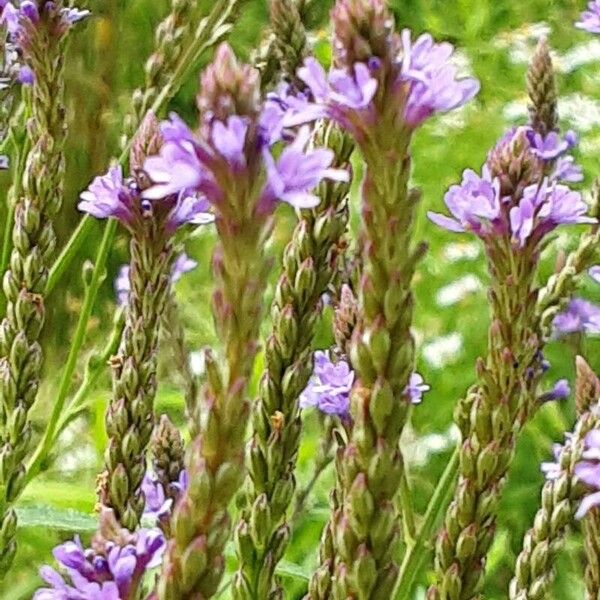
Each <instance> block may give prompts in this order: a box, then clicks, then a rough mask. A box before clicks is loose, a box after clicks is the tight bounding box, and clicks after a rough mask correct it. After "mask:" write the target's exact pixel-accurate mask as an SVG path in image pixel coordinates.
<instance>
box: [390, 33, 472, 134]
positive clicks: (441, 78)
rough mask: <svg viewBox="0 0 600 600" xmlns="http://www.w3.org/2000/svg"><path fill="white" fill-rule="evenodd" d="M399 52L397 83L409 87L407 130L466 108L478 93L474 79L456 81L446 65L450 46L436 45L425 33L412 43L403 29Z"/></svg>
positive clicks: (454, 69) (448, 63)
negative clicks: (399, 70) (440, 114)
mask: <svg viewBox="0 0 600 600" xmlns="http://www.w3.org/2000/svg"><path fill="white" fill-rule="evenodd" d="M402 50H403V55H402V67H401V72H400V81H401V82H403V83H408V84H409V95H408V101H407V105H406V109H405V115H404V116H405V119H406V122H407V123H408V124H409V126H410V127H412V128H415V127H418V126H419V125H420V124H421V123H422V122H423V121H425V120H426V119H427V118H428V117H430V116H432V115H433V114H435V113H445V112H449V111H451V110H454V109H456V108H459V107H461V106H463V105H465V104H466V103H467V102H468V101H469V100H471V99H472V98H474V97H475V96H476V95H477V93H478V92H479V81H477V80H476V79H473V78H470V77H468V78H464V79H457V77H456V67H455V66H454V65H452V64H451V63H450V62H448V60H449V58H450V56H451V55H452V52H453V51H454V49H453V47H452V45H451V44H449V43H447V42H445V43H441V44H436V43H435V42H434V41H433V38H432V37H431V36H430V35H429V34H427V33H424V34H422V35H420V36H419V37H418V38H417V39H416V41H415V42H414V43H413V42H412V39H411V32H410V31H409V30H408V29H404V30H403V31H402Z"/></svg>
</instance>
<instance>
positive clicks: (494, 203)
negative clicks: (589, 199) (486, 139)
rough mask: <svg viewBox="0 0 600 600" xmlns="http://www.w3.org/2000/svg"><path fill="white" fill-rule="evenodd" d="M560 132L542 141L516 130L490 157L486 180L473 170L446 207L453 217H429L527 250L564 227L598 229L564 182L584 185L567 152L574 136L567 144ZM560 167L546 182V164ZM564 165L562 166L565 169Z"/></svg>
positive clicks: (456, 187)
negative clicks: (584, 225) (503, 238)
mask: <svg viewBox="0 0 600 600" xmlns="http://www.w3.org/2000/svg"><path fill="white" fill-rule="evenodd" d="M559 139H560V138H558V136H557V135H556V134H555V132H550V134H548V136H546V137H545V138H542V137H541V136H540V135H539V134H536V133H534V132H533V131H532V130H531V129H530V128H528V127H519V128H515V129H511V130H510V131H509V132H508V133H507V134H505V135H504V136H503V138H502V139H501V140H500V141H499V142H498V144H497V145H496V147H495V148H494V150H493V151H492V152H491V153H490V155H489V156H488V160H487V162H486V164H485V165H484V167H483V168H482V172H481V175H479V174H477V173H475V172H474V171H472V170H471V169H467V170H466V171H465V172H464V174H463V180H462V183H461V184H460V185H453V186H451V187H450V189H449V190H448V192H447V193H446V195H445V197H444V201H445V204H446V206H447V207H448V210H449V211H450V214H451V217H448V216H446V215H443V214H438V213H433V212H430V213H429V218H430V219H431V220H432V221H433V222H434V223H436V224H437V225H439V226H441V227H443V228H445V229H448V230H449V231H453V232H465V231H470V232H473V233H475V234H476V235H478V236H479V237H481V238H482V239H488V238H492V237H496V236H502V235H507V236H509V237H510V239H511V240H512V241H513V243H514V244H515V245H517V246H518V247H520V248H523V247H524V246H526V245H527V244H531V245H536V244H538V243H539V242H540V240H541V239H542V238H543V237H544V236H545V235H546V234H548V233H549V232H551V231H553V230H554V229H555V228H556V227H558V226H559V225H572V224H581V223H590V224H591V223H596V219H595V218H592V217H590V216H588V215H587V214H586V213H587V210H588V206H587V204H586V202H585V201H584V200H583V198H582V197H581V194H580V193H579V192H576V191H573V190H571V189H570V188H569V187H567V186H566V185H564V183H561V182H572V181H579V180H580V178H581V171H580V169H579V168H578V167H577V166H575V165H574V164H573V159H572V157H570V156H566V155H565V152H566V151H567V150H568V149H569V148H571V147H572V146H573V145H574V143H575V136H574V134H571V133H569V134H567V135H566V136H565V139H564V140H563V141H559ZM550 161H556V162H553V163H552V164H553V165H555V168H554V170H553V171H552V172H551V173H550V175H549V176H548V177H544V176H543V173H544V167H543V164H544V162H550ZM560 161H563V162H562V163H561V162H560Z"/></svg>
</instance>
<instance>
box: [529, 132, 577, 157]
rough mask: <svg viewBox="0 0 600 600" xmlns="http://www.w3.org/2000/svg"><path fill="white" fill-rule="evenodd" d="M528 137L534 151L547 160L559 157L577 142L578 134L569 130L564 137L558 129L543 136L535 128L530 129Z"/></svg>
mask: <svg viewBox="0 0 600 600" xmlns="http://www.w3.org/2000/svg"><path fill="white" fill-rule="evenodd" d="M527 138H528V139H529V143H530V144H531V149H532V151H533V153H534V154H535V155H536V156H539V157H540V158H541V159H542V160H546V161H548V160H554V159H555V158H558V157H559V156H561V155H563V154H564V153H565V152H566V151H567V150H569V149H570V148H572V147H573V146H575V145H576V144H577V135H576V134H575V132H574V131H567V133H566V134H565V137H564V139H563V138H561V137H560V136H559V134H558V133H557V132H556V131H551V132H550V133H548V134H547V135H546V136H545V137H543V136H542V135H541V134H539V133H537V132H535V131H534V130H533V129H529V131H528V132H527Z"/></svg>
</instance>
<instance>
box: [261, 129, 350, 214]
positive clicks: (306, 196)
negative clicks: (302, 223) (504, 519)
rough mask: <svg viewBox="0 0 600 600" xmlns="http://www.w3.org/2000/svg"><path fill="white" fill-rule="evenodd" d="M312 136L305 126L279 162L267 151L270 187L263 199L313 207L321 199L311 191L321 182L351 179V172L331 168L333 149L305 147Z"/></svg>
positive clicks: (302, 206) (284, 151) (285, 149)
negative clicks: (307, 148) (308, 148)
mask: <svg viewBox="0 0 600 600" xmlns="http://www.w3.org/2000/svg"><path fill="white" fill-rule="evenodd" d="M310 136H311V133H310V130H309V128H308V127H303V128H302V129H301V130H300V132H299V133H298V135H297V137H296V139H295V140H294V142H293V143H292V144H290V145H289V146H287V147H286V148H284V150H283V152H282V153H281V155H280V156H279V158H278V159H277V161H275V160H274V159H273V156H272V155H271V153H270V152H269V151H268V150H265V156H264V158H265V164H266V168H267V186H266V188H265V191H264V193H263V200H262V201H263V202H266V203H267V204H271V203H273V202H274V201H275V200H276V199H279V200H282V201H283V202H287V203H288V204H291V205H292V206H294V207H295V208H312V207H314V206H317V204H319V201H320V198H319V196H317V195H316V194H314V193H312V190H314V188H315V187H316V186H317V185H318V184H319V183H320V182H321V181H323V180H324V179H329V180H332V181H348V180H349V178H350V175H349V174H348V171H345V170H343V169H332V168H331V163H332V162H333V161H334V159H335V154H334V152H333V151H332V150H329V149H325V148H321V149H317V150H309V151H307V150H306V147H307V145H308V143H309V141H310Z"/></svg>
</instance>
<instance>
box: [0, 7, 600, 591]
mask: <svg viewBox="0 0 600 600" xmlns="http://www.w3.org/2000/svg"><path fill="white" fill-rule="evenodd" d="M203 3H206V4H209V3H208V2H206V0H203ZM391 4H392V6H393V8H394V10H395V12H396V15H397V20H398V23H399V27H410V28H412V29H414V30H415V31H417V32H421V31H424V30H428V31H430V32H431V33H432V34H433V35H434V36H435V37H436V38H438V39H447V40H449V41H451V42H453V43H454V44H456V45H457V46H458V47H459V48H460V52H459V56H458V58H459V59H460V64H461V68H464V69H465V70H469V71H472V72H474V73H475V74H476V75H477V76H478V77H479V78H480V79H481V82H482V91H481V94H480V95H479V97H478V99H477V101H476V102H474V103H472V105H471V106H469V107H467V108H466V109H465V110H463V111H461V112H460V113H458V114H453V115H449V116H448V117H444V118H441V119H435V120H434V121H433V122H432V123H430V124H428V125H427V126H426V127H425V128H424V129H423V130H422V131H421V132H419V134H418V136H417V139H416V142H415V144H414V149H413V156H414V164H415V168H414V182H415V184H416V185H418V186H420V187H421V188H422V191H423V200H422V206H421V210H420V216H419V221H418V231H417V234H418V238H423V239H426V240H427V242H428V244H429V247H430V250H429V253H428V255H427V258H426V259H425V260H424V261H423V263H422V265H421V268H420V271H419V274H418V279H417V282H416V289H417V307H416V308H417V310H416V322H415V333H416V337H417V341H418V344H419V349H420V354H419V359H418V368H419V371H420V372H421V373H422V374H423V376H424V377H425V379H426V381H427V382H428V383H429V384H430V385H431V387H432V391H431V392H430V393H429V394H428V395H427V396H426V399H425V401H424V402H423V404H422V405H421V406H419V407H418V408H417V409H416V410H415V411H414V412H413V418H412V425H411V427H410V428H409V431H408V432H407V434H406V436H405V440H404V445H405V454H406V457H407V461H408V466H409V469H410V477H411V485H412V486H413V488H414V490H415V493H414V502H415V507H416V509H417V511H418V512H419V513H420V514H422V513H423V512H424V510H425V508H426V504H427V500H428V498H429V497H430V496H431V493H432V490H433V488H434V486H435V484H436V482H437V479H438V477H439V475H440V473H441V471H442V470H443V468H444V466H445V463H446V461H447V459H448V456H449V452H450V450H451V447H452V444H453V443H454V441H453V437H452V429H451V428H450V424H451V418H452V410H453V407H454V405H455V403H456V402H457V400H458V398H459V397H460V396H461V394H463V393H464V391H465V390H466V388H467V387H468V386H469V385H470V383H471V382H472V381H473V377H474V362H475V359H476V357H477V356H479V355H481V354H482V353H483V352H484V350H485V345H486V333H485V332H486V327H487V323H488V307H487V302H486V292H485V287H486V282H487V276H486V270H485V264H484V260H483V257H482V254H481V251H480V248H479V246H478V244H477V243H476V242H475V240H474V239H471V238H469V237H468V236H463V237H461V236H456V235H452V234H449V233H446V232H442V231H440V230H439V229H436V228H435V227H434V226H433V225H431V224H430V223H429V222H428V221H427V220H426V217H425V213H426V210H427V209H430V208H435V209H440V208H441V205H442V198H443V192H444V190H445V189H446V188H447V187H448V186H449V185H450V184H452V183H453V182H455V181H457V180H458V179H460V174H461V171H462V170H463V169H464V168H465V167H473V168H478V167H479V166H480V164H481V163H482V162H483V160H484V158H485V155H486V152H487V151H488V149H489V148H490V147H491V145H492V144H493V143H494V141H495V139H496V138H498V136H499V135H500V134H501V132H502V131H503V130H504V129H505V128H506V127H507V125H509V124H510V123H512V122H515V120H516V119H519V118H521V119H522V118H523V115H524V108H525V104H526V99H525V91H524V74H525V69H526V64H525V61H526V59H527V56H528V54H529V53H530V52H531V50H532V48H533V46H534V45H535V38H536V37H537V36H538V35H539V34H540V33H544V32H545V31H546V27H547V33H548V35H549V39H550V42H551V44H552V46H553V47H554V49H555V50H556V53H557V65H558V66H559V67H560V70H561V71H562V72H561V74H560V76H559V81H560V89H561V94H562V101H561V105H560V108H561V117H562V123H563V125H564V126H565V127H574V128H575V129H578V130H579V133H580V134H581V136H582V144H581V156H580V157H579V158H580V160H581V162H582V163H583V165H584V168H585V173H586V180H585V182H584V184H583V189H587V188H589V186H590V183H591V180H592V176H593V175H594V169H597V167H598V162H597V156H598V153H599V150H600V41H598V39H596V40H595V41H594V40H592V39H590V37H589V36H588V35H586V34H583V33H581V32H578V31H576V30H575V29H574V28H573V27H572V23H573V21H574V20H575V18H576V16H577V14H578V12H579V11H580V10H581V9H582V8H583V4H584V1H583V0H581V1H579V0H554V1H550V2H548V1H547V0H530V1H529V2H517V1H515V0H505V1H504V2H486V1H475V0H453V1H452V2H448V1H447V0H392V2H391ZM88 5H89V7H90V8H91V9H92V11H93V14H94V17H93V18H91V19H90V20H89V21H88V22H87V24H85V25H84V26H83V27H82V28H80V29H79V30H78V31H77V33H76V34H75V35H74V36H73V37H74V38H75V39H74V41H73V43H72V45H71V47H70V50H69V58H68V63H67V64H68V73H67V76H68V98H69V101H68V110H69V115H70V118H71V130H70V136H69V143H68V182H67V201H66V203H65V206H64V210H63V213H62V218H61V220H60V222H59V224H58V226H59V230H60V234H61V237H62V240H63V241H64V240H65V239H66V238H67V237H68V235H69V233H70V232H71V231H72V230H73V228H74V227H75V225H76V223H77V220H78V219H79V215H78V213H77V211H76V209H75V204H76V199H77V195H78V192H79V191H80V190H82V189H83V188H84V187H85V186H86V184H87V183H88V181H89V180H90V178H91V177H92V176H93V175H95V174H98V173H100V172H102V171H104V170H105V169H106V166H107V164H108V161H109V159H110V157H111V156H113V155H115V154H117V153H118V137H119V132H120V126H121V122H122V119H123V116H124V114H125V113H126V111H127V104H128V100H129V97H130V94H131V92H132V90H133V89H134V88H135V87H136V86H137V85H139V84H140V83H141V82H142V67H143V63H144V60H145V57H146V56H147V55H148V53H149V52H150V51H151V48H152V45H153V30H154V27H155V26H156V24H157V23H158V22H159V20H160V19H161V18H162V17H163V16H164V14H165V13H166V11H167V9H168V2H167V0H158V1H157V0H129V1H127V2H122V1H119V0H90V2H88ZM315 6H316V7H317V8H318V10H317V11H316V12H315V14H314V15H313V17H314V25H315V43H316V44H317V51H318V53H319V56H320V58H324V59H326V57H327V55H328V52H327V39H328V32H327V30H326V29H320V28H323V27H326V15H327V9H328V6H329V3H328V2H326V1H322V0H317V2H316V3H315ZM266 19H267V7H266V2H265V0H246V2H245V4H244V9H243V13H242V16H241V18H240V21H239V23H238V25H237V27H236V29H235V32H234V34H233V36H232V38H231V42H232V43H233V45H234V46H235V48H236V50H237V51H238V52H239V53H240V54H241V55H243V56H246V57H247V56H248V55H249V54H250V53H251V51H252V49H253V48H255V47H256V45H257V43H258V41H259V39H260V35H261V30H262V28H263V26H264V24H265V21H266ZM196 86H197V79H195V78H192V79H191V80H190V81H189V82H187V83H186V85H185V86H184V88H183V89H182V90H181V91H180V93H178V95H177V96H176V97H175V98H174V100H173V101H172V103H171V106H170V109H172V110H176V111H178V112H180V113H181V114H182V115H183V116H184V118H186V119H187V120H188V121H189V122H193V119H194V118H195V117H194V94H195V90H196ZM519 115H521V116H519ZM356 174H357V176H359V175H360V163H359V162H358V161H357V163H356ZM1 177H2V178H3V179H2V180H0V184H1V185H2V186H3V187H6V185H7V181H6V180H7V179H8V177H7V176H6V175H2V176H1ZM356 205H357V201H356V198H355V199H354V203H353V208H354V210H355V212H356ZM280 216H281V219H280V220H279V227H278V229H277V232H276V237H275V243H274V245H273V252H274V253H276V254H279V253H281V251H282V249H283V247H284V245H285V243H286V241H287V239H288V237H289V234H290V231H291V227H292V225H293V218H294V216H293V214H291V211H289V210H288V209H286V208H285V207H282V208H281V211H280ZM4 217H5V207H4V206H2V207H0V222H3V221H4ZM356 222H357V217H356V215H355V218H354V224H355V225H356ZM101 228H102V224H98V225H96V226H95V229H94V231H93V233H92V234H91V235H90V236H89V237H88V239H87V240H86V243H85V244H84V247H83V250H82V254H81V256H80V257H79V261H78V263H77V264H73V265H72V267H71V270H70V272H69V274H68V276H67V277H66V278H65V280H64V281H63V283H62V284H61V285H60V286H59V288H58V289H56V291H55V292H54V293H53V295H52V297H51V298H50V304H51V317H50V321H49V323H48V327H47V328H46V334H45V335H46V339H45V346H46V348H47V360H46V382H45V384H44V388H43V390H42V397H41V400H40V402H39V403H38V406H37V407H36V410H35V419H36V428H38V429H41V428H42V427H43V423H44V419H45V417H46V415H47V414H48V411H49V407H50V406H51V404H52V402H53V396H54V392H55V386H56V382H57V378H58V373H59V372H60V367H61V366H62V363H63V359H64V357H65V354H66V352H67V350H68V347H69V340H70V334H71V332H72V329H73V327H74V324H75V321H76V317H77V313H78V310H79V307H80V298H81V278H80V267H81V265H82V264H83V261H84V260H85V259H86V258H91V257H92V256H93V254H94V252H95V250H96V245H97V243H98V241H99V239H100V233H101ZM576 238H577V232H576V231H575V232H573V231H571V232H569V233H567V234H563V233H560V234H559V235H558V236H557V238H556V242H555V244H553V245H552V247H551V248H550V249H549V250H548V251H547V253H546V255H544V265H543V272H544V274H545V275H547V274H549V273H551V271H552V268H553V263H554V260H555V257H556V253H557V250H558V249H563V250H568V249H569V248H571V247H573V245H574V244H575V241H576ZM212 245H213V234H212V232H210V231H208V230H205V231H199V232H198V233H197V234H194V235H192V236H191V237H190V238H189V239H188V240H186V250H187V251H188V253H189V254H191V255H192V256H193V257H195V258H196V259H197V260H198V261H199V263H200V265H199V267H198V269H196V271H194V272H193V273H191V274H190V275H188V276H186V277H185V278H183V280H182V281H181V283H180V284H179V288H178V296H179V303H180V306H181V309H182V316H183V318H184V320H185V323H186V328H187V332H188V339H189V343H190V347H191V348H192V349H194V350H198V349H200V348H201V347H202V346H203V345H206V344H212V343H214V342H216V340H215V339H214V333H213V327H212V321H211V316H210V310H209V306H210V303H209V297H210V285H211V283H210V275H209V264H210V253H211V248H212ZM126 256H127V246H126V240H125V239H124V238H121V239H119V241H118V242H117V243H116V244H115V247H114V249H113V252H112V254H111V259H110V264H109V272H108V275H107V277H106V280H105V283H104V286H103V289H102V293H101V295H100V298H99V301H98V302H97V306H96V309H95V313H94V317H93V319H92V320H91V321H90V325H89V331H88V342H87V346H86V348H87V351H88V352H89V351H91V349H92V348H94V346H97V345H99V344H102V342H103V341H104V340H105V338H106V336H107V335H108V328H109V326H110V322H111V314H112V312H113V310H114V297H113V290H112V280H113V278H114V275H115V273H116V269H117V268H118V266H119V265H120V264H121V263H122V262H124V261H125V260H126ZM276 276H277V272H276V271H274V273H273V278H275V277H276ZM270 294H271V290H268V291H267V293H266V300H267V301H268V299H269V296H270ZM584 294H585V295H587V297H589V298H591V299H594V296H595V297H596V300H600V291H599V287H598V286H596V288H595V289H594V285H593V284H592V283H588V284H587V285H586V289H585V291H584ZM327 319H328V315H327V313H325V316H324V320H323V323H322V324H321V326H320V330H319V335H318V344H317V345H318V346H320V347H323V346H327V345H328V344H329V343H330V341H331V336H330V333H329V328H328V320H327ZM267 330H268V323H265V331H267ZM599 350H600V343H599V342H598V341H597V340H587V341H584V340H582V339H571V340H568V341H567V342H564V343H560V344H558V343H553V344H552V345H551V347H550V348H549V350H548V358H549V359H550V360H551V362H552V369H551V371H550V373H549V375H548V379H547V386H548V387H551V385H552V382H553V381H554V380H555V379H558V378H559V377H563V376H567V377H570V378H571V377H572V373H573V364H572V363H573V357H574V355H575V353H577V352H584V353H585V354H586V355H587V356H588V358H589V359H590V360H591V362H592V365H593V366H594V367H595V368H596V369H597V370H600V352H599ZM162 360H163V366H162V374H163V377H162V380H161V387H160V392H159V398H158V411H163V412H168V413H169V414H170V415H171V416H172V417H173V418H174V420H176V421H177V422H181V420H182V418H181V416H182V407H183V400H182V397H181V393H180V392H179V391H178V390H177V388H176V386H175V385H174V383H173V381H174V380H173V377H172V373H170V370H169V356H168V351H165V352H163V357H162ZM259 375H260V360H259V363H258V366H257V369H256V377H257V378H258V377H259ZM108 393H109V388H108V380H107V378H105V379H104V380H103V381H102V383H101V385H99V387H98V389H97V390H96V391H95V392H94V393H93V394H92V397H91V398H90V400H89V408H88V410H87V411H86V412H85V414H84V416H83V417H81V418H80V419H78V420H77V421H76V422H75V423H73V424H72V426H71V427H70V428H69V429H68V430H67V431H66V432H65V433H64V435H63V436H62V438H61V440H60V444H59V447H58V448H57V451H56V454H57V456H58V457H59V459H58V460H57V461H56V462H55V463H53V464H51V465H48V469H47V470H46V472H45V473H43V474H42V475H41V476H40V477H38V478H37V479H36V480H35V481H34V482H33V483H32V484H31V485H30V486H29V487H28V489H27V491H26V493H25V494H24V496H23V498H22V500H21V502H20V505H19V512H20V516H21V522H20V524H21V528H20V531H19V541H20V544H19V553H18V556H17V560H16V562H15V565H14V567H13V570H12V572H11V574H10V575H9V577H8V578H7V580H6V581H5V583H4V587H2V588H0V597H1V598H3V599H5V600H21V599H25V598H30V597H31V595H32V593H33V590H34V589H35V588H36V586H39V585H40V580H39V578H38V576H37V569H38V568H39V566H40V565H42V564H44V563H48V562H51V561H52V558H51V548H52V546H53V545H55V544H56V543H57V542H58V541H60V540H64V539H67V538H69V537H71V536H72V535H73V532H74V531H78V532H79V533H81V535H82V537H84V538H87V536H89V532H90V519H92V518H93V509H94V503H95V494H94V487H95V476H96V473H97V472H98V470H99V468H100V464H101V457H102V451H103V447H104V440H105V438H104V433H103V412H104V407H105V403H106V400H107V397H108ZM572 421H573V406H572V402H565V403H562V404H560V405H557V404H552V405H546V406H544V407H543V408H542V409H541V410H540V411H539V413H538V415H537V416H536V418H535V420H534V421H533V422H532V423H531V425H530V426H529V427H528V429H527V431H526V432H525V434H524V435H523V436H522V438H521V440H520V442H519V447H518V453H517V458H516V460H515V463H514V465H513V467H512V469H511V472H510V482H509V485H508V487H507V489H506V493H505V495H504V499H503V502H502V507H501V515H500V521H499V527H498V535H497V539H496V542H495V544H494V547H493V549H492V552H491V554H490V557H489V568H488V578H487V584H486V586H487V587H486V594H485V596H486V597H487V598H489V599H494V600H495V599H500V598H506V596H507V592H506V590H507V585H508V581H509V579H510V577H511V572H512V564H513V562H514V558H515V556H516V553H518V551H519V548H520V544H521V540H522V535H523V533H524V531H525V529H526V528H527V527H528V524H529V523H530V520H531V518H532V515H533V514H534V512H535V509H536V502H537V497H538V492H539V489H540V487H541V482H542V477H541V475H540V473H539V463H540V461H542V460H545V459H547V458H548V457H549V455H550V447H551V443H552V442H553V441H558V440H560V439H561V438H562V434H563V431H564V430H565V429H568V428H569V427H570V426H571V424H572ZM320 433H321V430H320V426H319V423H318V419H317V418H316V416H315V415H314V414H307V415H306V428H305V435H304V439H303V443H302V447H301V451H300V460H299V479H300V482H301V484H303V483H304V482H306V481H307V480H308V479H309V478H310V476H311V473H312V462H313V460H314V455H315V450H316V447H317V444H318V437H319V435H320ZM331 485H332V473H331V472H330V470H329V471H327V472H326V473H325V474H324V476H323V477H322V478H321V479H320V480H319V482H318V484H317V486H316V487H315V490H314V494H313V495H312V496H311V499H310V501H309V504H308V506H307V508H306V509H305V510H304V511H303V512H302V513H301V515H300V517H299V519H298V521H297V522H296V524H295V528H294V533H293V539H292V543H291V544H290V548H289V551H288V553H287V556H286V559H287V560H286V562H285V563H284V564H283V565H282V568H281V570H280V571H281V576H282V577H283V578H284V581H285V584H286V589H287V591H288V595H287V597H288V598H301V597H302V595H303V591H304V590H305V589H306V584H307V576H308V575H309V574H310V572H311V569H312V567H313V566H314V564H315V561H316V547H317V544H318V539H319V534H320V530H321V527H322V524H323V522H324V520H325V519H326V517H327V496H328V492H329V489H330V487H331ZM69 510H70V511H77V512H78V513H81V514H79V515H78V514H75V513H73V512H68V511H69ZM40 523H43V524H44V525H40ZM581 561H582V552H581V548H580V545H579V544H578V540H577V534H574V536H573V541H570V542H569V546H568V548H567V551H566V552H564V553H563V555H562V556H561V559H560V563H559V565H558V567H559V577H558V580H557V583H556V588H555V594H554V596H555V597H556V598H561V599H564V600H570V599H575V598H581V597H582V591H581V581H580V573H581V570H582V569H581ZM232 565H233V562H232ZM429 577H430V573H429V572H423V573H421V574H419V581H420V584H421V589H420V590H419V592H418V596H415V597H419V598H422V597H424V589H425V586H426V585H427V582H428V578H429ZM223 597H227V592H226V591H225V592H224V593H223Z"/></svg>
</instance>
